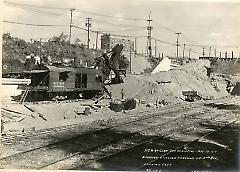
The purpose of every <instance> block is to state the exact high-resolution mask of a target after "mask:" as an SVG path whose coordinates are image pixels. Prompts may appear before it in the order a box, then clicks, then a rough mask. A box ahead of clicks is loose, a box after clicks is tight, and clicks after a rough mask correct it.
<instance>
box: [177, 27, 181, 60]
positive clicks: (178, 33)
mask: <svg viewBox="0 0 240 172" xmlns="http://www.w3.org/2000/svg"><path fill="white" fill-rule="evenodd" d="M180 34H182V33H180V32H177V33H176V35H177V44H176V46H177V53H176V54H177V57H178V47H179V46H180V44H179V35H180Z"/></svg>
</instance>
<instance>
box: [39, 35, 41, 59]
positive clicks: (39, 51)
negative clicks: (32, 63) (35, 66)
mask: <svg viewBox="0 0 240 172" xmlns="http://www.w3.org/2000/svg"><path fill="white" fill-rule="evenodd" d="M39 48H40V49H39V57H40V58H41V56H42V38H40V47H39Z"/></svg>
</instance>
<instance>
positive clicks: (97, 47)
mask: <svg viewBox="0 0 240 172" xmlns="http://www.w3.org/2000/svg"><path fill="white" fill-rule="evenodd" d="M97 49H98V31H97V35H96V50H97Z"/></svg>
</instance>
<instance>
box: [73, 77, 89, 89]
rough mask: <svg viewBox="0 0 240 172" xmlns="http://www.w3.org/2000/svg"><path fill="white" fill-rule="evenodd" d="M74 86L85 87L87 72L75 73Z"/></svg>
mask: <svg viewBox="0 0 240 172" xmlns="http://www.w3.org/2000/svg"><path fill="white" fill-rule="evenodd" d="M75 88H87V74H76V80H75Z"/></svg>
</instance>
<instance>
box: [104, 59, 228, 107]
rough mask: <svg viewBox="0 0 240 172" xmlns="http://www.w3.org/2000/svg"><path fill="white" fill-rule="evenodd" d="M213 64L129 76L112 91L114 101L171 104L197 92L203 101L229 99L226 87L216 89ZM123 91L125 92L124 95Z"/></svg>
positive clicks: (193, 64)
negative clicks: (209, 69) (209, 71)
mask: <svg viewBox="0 0 240 172" xmlns="http://www.w3.org/2000/svg"><path fill="white" fill-rule="evenodd" d="M209 66H210V61H205V60H201V61H199V60H198V61H193V62H191V63H188V64H186V65H183V66H179V67H177V68H175V69H173V70H170V71H167V72H158V73H156V74H153V75H148V76H146V75H145V76H144V75H136V76H128V77H127V78H126V81H125V83H123V84H119V85H113V86H111V87H109V88H108V89H109V91H110V92H111V93H112V96H113V98H116V99H120V98H121V95H122V94H121V92H123V94H124V98H130V97H134V98H137V99H141V100H146V101H147V102H149V103H150V102H151V103H154V102H156V100H162V99H166V100H168V101H170V102H174V101H177V100H179V99H183V96H182V91H186V90H195V91H197V92H199V93H200V94H201V95H202V96H203V97H206V96H213V97H214V98H218V97H223V96H226V95H228V93H227V92H226V85H225V83H221V84H217V85H213V84H211V81H210V78H209V77H208V76H207V68H206V67H209ZM122 90H123V91H122Z"/></svg>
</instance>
